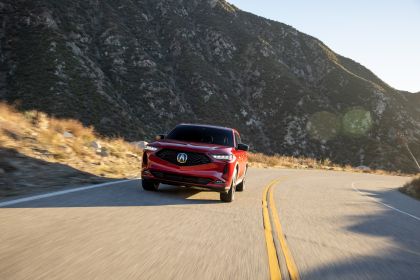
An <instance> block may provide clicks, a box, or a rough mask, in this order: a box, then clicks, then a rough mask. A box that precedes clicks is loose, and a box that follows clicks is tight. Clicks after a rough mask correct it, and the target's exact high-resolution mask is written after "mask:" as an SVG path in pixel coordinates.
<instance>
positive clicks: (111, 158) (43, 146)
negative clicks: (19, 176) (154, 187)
mask: <svg viewBox="0 0 420 280" xmlns="http://www.w3.org/2000/svg"><path fill="white" fill-rule="evenodd" d="M93 142H95V143H99V144H100V146H101V148H100V149H96V148H95V147H94V146H93V145H92V143H93ZM0 148H7V149H13V150H15V151H17V152H18V153H20V154H22V155H24V156H27V157H31V158H35V159H39V160H43V161H46V162H49V163H60V164H65V165H67V166H70V167H72V168H75V169H77V170H81V171H83V172H87V173H90V174H93V175H96V176H100V177H107V178H127V177H134V176H137V175H138V174H139V172H140V159H141V156H142V151H141V150H139V149H138V148H136V147H135V146H133V145H131V144H129V143H127V142H126V141H124V140H122V139H109V138H103V137H100V136H99V135H97V134H96V133H95V131H94V129H93V128H92V127H86V126H83V125H82V124H81V123H80V122H78V121H76V120H72V119H70V120H62V119H55V118H51V117H49V116H47V115H46V114H44V113H42V112H37V111H27V112H23V113H21V112H17V111H16V110H15V109H14V108H13V107H11V106H9V105H7V104H4V103H0Z"/></svg>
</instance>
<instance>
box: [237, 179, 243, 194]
mask: <svg viewBox="0 0 420 280" xmlns="http://www.w3.org/2000/svg"><path fill="white" fill-rule="evenodd" d="M244 189H245V178H244V179H243V180H242V182H240V183H239V184H238V185H237V186H236V190H237V191H238V192H243V191H244Z"/></svg>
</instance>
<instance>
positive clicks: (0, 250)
mask: <svg viewBox="0 0 420 280" xmlns="http://www.w3.org/2000/svg"><path fill="white" fill-rule="evenodd" d="M278 178H280V182H279V183H278V184H276V185H275V186H273V191H274V201H275V204H276V206H277V211H278V216H279V219H280V222H281V226H282V230H283V233H284V236H285V240H286V241H287V244H288V247H289V248H290V252H291V254H292V255H293V258H294V261H295V262H296V266H297V269H298V271H299V275H300V277H301V279H420V239H419V233H420V220H417V219H416V217H417V218H418V217H420V202H419V201H416V200H414V199H411V198H409V197H406V196H404V195H402V194H400V193H399V192H398V191H396V190H395V188H396V187H398V186H399V185H401V184H403V183H404V182H405V181H406V180H407V178H405V177H392V176H379V175H367V174H357V173H345V172H326V171H303V170H282V169H251V170H250V171H249V173H248V178H247V187H246V190H245V191H244V192H243V193H237V196H236V201H235V202H233V203H221V202H220V201H219V197H218V194H217V193H211V192H204V191H196V190H188V189H182V188H176V187H171V186H164V187H163V188H162V190H161V191H159V192H157V193H151V192H144V191H143V190H142V189H141V188H140V187H139V184H140V182H139V181H131V182H123V183H118V184H113V185H107V186H103V187H98V188H92V189H87V190H83V191H77V192H72V193H66V194H61V195H57V196H51V197H45V198H42V199H38V200H33V201H27V202H22V203H19V204H13V205H9V206H5V207H3V208H0V279H269V267H268V257H267V248H266V240H265V235H264V227H263V217H262V204H261V197H262V193H263V190H264V188H265V187H266V186H267V184H269V182H271V181H273V180H275V179H278ZM419 219H420V218H419ZM282 269H283V267H282Z"/></svg>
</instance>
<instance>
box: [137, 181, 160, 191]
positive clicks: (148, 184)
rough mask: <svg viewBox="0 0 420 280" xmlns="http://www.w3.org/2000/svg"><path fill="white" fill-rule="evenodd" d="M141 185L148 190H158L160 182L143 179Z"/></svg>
mask: <svg viewBox="0 0 420 280" xmlns="http://www.w3.org/2000/svg"><path fill="white" fill-rule="evenodd" d="M141 185H142V186H143V189H144V190H146V191H157V190H158V188H159V182H155V181H150V180H142V181H141Z"/></svg>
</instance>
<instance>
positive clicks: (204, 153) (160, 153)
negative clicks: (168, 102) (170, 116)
mask: <svg viewBox="0 0 420 280" xmlns="http://www.w3.org/2000/svg"><path fill="white" fill-rule="evenodd" d="M156 139H157V140H156V141H155V142H153V143H150V144H148V145H147V146H146V147H145V149H144V154H143V162H142V170H141V175H142V185H143V188H144V189H145V190H147V191H156V190H157V189H158V187H159V184H160V183H165V184H170V185H182V186H187V187H202V188H206V189H210V190H212V191H216V192H220V199H221V200H222V201H225V202H231V201H233V200H234V199H235V191H243V189H244V184H245V175H246V171H247V168H248V155H247V151H248V149H249V148H248V145H245V144H243V143H241V137H240V136H239V133H238V131H236V130H235V129H232V128H227V127H220V126H211V125H198V124H180V125H177V126H176V127H175V128H174V129H173V130H172V131H171V132H170V133H169V134H168V135H167V136H165V135H159V136H157V137H156Z"/></svg>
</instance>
